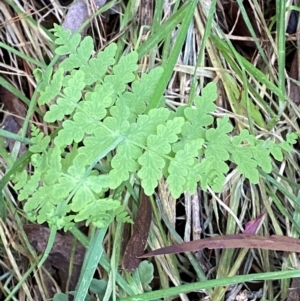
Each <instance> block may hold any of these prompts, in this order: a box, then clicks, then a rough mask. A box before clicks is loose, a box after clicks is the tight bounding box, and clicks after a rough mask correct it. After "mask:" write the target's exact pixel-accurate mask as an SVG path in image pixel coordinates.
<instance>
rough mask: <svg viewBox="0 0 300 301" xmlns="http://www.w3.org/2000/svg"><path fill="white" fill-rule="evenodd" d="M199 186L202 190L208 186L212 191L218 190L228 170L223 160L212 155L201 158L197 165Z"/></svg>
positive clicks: (221, 186)
mask: <svg viewBox="0 0 300 301" xmlns="http://www.w3.org/2000/svg"><path fill="white" fill-rule="evenodd" d="M199 171H200V176H201V180H200V183H201V187H202V189H203V190H206V189H207V186H210V187H211V188H212V189H213V191H215V192H220V191H221V190H222V188H223V183H224V181H225V174H226V173H227V172H228V171H229V167H228V165H227V164H226V163H225V162H223V161H217V160H215V158H214V157H207V158H204V159H202V160H201V162H200V166H199Z"/></svg>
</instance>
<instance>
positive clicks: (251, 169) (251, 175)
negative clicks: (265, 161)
mask: <svg viewBox="0 0 300 301" xmlns="http://www.w3.org/2000/svg"><path fill="white" fill-rule="evenodd" d="M253 139H254V137H253V136H252V135H250V134H249V132H248V130H243V131H242V132H241V133H240V134H239V135H238V136H235V137H233V138H232V146H233V148H232V149H231V153H232V159H233V161H234V162H235V163H236V164H237V166H238V171H239V172H240V173H241V174H243V175H244V176H245V177H246V178H248V179H249V180H250V181H251V183H253V184H257V183H258V180H259V173H258V170H257V165H258V164H257V161H256V160H255V159H254V157H253V151H254V148H253V145H252V144H253Z"/></svg>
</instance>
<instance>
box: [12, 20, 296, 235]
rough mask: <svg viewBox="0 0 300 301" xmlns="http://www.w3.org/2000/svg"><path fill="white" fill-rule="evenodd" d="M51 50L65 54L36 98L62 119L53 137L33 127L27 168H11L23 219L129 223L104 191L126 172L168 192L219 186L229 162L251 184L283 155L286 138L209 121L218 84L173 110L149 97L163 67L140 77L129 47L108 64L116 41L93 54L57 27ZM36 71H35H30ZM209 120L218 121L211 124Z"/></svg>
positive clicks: (87, 43)
mask: <svg viewBox="0 0 300 301" xmlns="http://www.w3.org/2000/svg"><path fill="white" fill-rule="evenodd" d="M54 34H55V36H56V37H57V39H56V44H57V45H58V47H57V48H56V54H58V55H61V56H65V58H64V60H63V61H62V62H61V63H60V64H59V65H58V69H57V70H56V71H55V72H54V70H53V69H52V68H48V69H47V70H46V71H45V72H44V73H43V74H42V76H41V78H40V84H39V88H38V89H39V90H38V91H39V93H40V96H39V99H38V103H39V105H48V106H49V110H48V111H47V112H46V114H45V116H44V121H45V122H47V123H55V122H58V121H62V126H61V128H60V129H59V131H58V133H57V135H56V136H55V137H52V136H44V134H43V133H41V132H40V131H39V130H38V129H37V128H36V127H34V126H33V127H32V138H31V141H32V143H33V145H32V146H30V148H29V150H30V151H31V152H32V156H31V164H32V166H33V174H31V175H29V174H28V172H27V171H23V172H22V173H20V174H19V175H18V176H17V179H18V181H17V184H16V186H15V187H16V189H18V190H19V200H26V203H25V205H24V210H25V211H26V212H27V214H28V217H29V218H30V219H31V220H34V221H37V222H38V223H44V222H48V223H49V224H50V225H54V226H55V227H56V228H58V229H60V228H63V227H64V228H65V229H67V228H68V227H70V226H72V225H73V224H74V223H76V222H80V221H86V223H87V224H89V223H93V224H94V225H95V226H97V227H104V226H106V225H107V224H109V223H110V221H111V220H112V219H113V218H115V217H116V218H117V219H118V220H120V221H129V217H128V216H127V214H126V211H125V208H124V207H123V206H122V205H121V203H120V201H119V200H118V199H115V198H113V197H106V195H107V192H108V191H110V190H112V189H117V188H118V187H120V186H121V185H122V183H124V182H125V181H127V180H128V179H130V177H132V176H133V175H134V176H135V177H136V178H138V179H139V180H140V182H141V185H142V187H143V189H144V191H145V193H146V194H147V195H151V194H152V193H153V192H154V190H155V188H156V187H157V182H158V180H159V179H161V178H162V177H165V178H166V179H167V182H168V185H169V188H170V191H171V193H172V195H173V196H174V197H175V198H176V197H178V196H179V195H180V194H181V193H183V192H184V191H186V190H187V191H189V192H190V193H193V192H194V191H195V189H196V187H197V185H198V183H200V185H201V187H202V189H206V188H207V186H210V187H211V188H212V189H213V190H214V191H216V192H219V191H221V189H222V185H223V183H224V180H225V175H226V173H227V172H228V171H229V166H228V162H233V163H235V164H236V165H237V167H238V171H239V172H240V173H241V174H242V175H244V176H245V177H246V178H248V179H249V180H250V181H251V182H252V183H258V180H259V171H258V168H261V169H262V170H263V171H265V172H267V173H269V172H271V169H272V164H271V157H270V154H272V155H273V156H274V157H275V158H276V159H279V160H282V158H283V155H282V149H284V150H287V151H290V150H291V148H290V145H289V143H293V142H294V141H293V139H295V137H296V136H295V135H293V134H291V135H290V136H288V139H287V142H282V143H279V144H275V143H274V142H273V141H268V142H266V141H263V140H259V139H256V137H254V136H253V135H251V134H250V133H249V132H248V131H247V130H243V131H242V132H241V133H240V134H239V135H236V136H233V137H231V136H230V133H231V131H232V129H233V127H232V125H231V124H230V122H229V118H228V117H223V118H218V119H217V120H214V118H213V117H212V115H211V113H212V112H214V111H215V109H216V105H215V104H214V101H215V100H216V97H217V91H216V85H215V84H214V83H210V84H208V85H207V86H206V87H205V88H204V89H202V91H201V96H198V97H196V98H195V101H194V104H193V106H188V105H185V106H181V107H179V108H178V109H177V110H176V111H175V112H174V111H171V110H169V109H167V108H166V107H159V108H154V109H151V110H149V112H147V110H146V109H147V105H148V104H149V102H151V96H152V94H153V91H155V87H156V85H157V83H158V82H159V80H160V76H161V74H162V72H163V69H162V68H161V67H157V68H154V69H153V70H151V71H150V72H149V73H148V74H143V75H142V76H141V77H140V78H138V72H137V70H138V64H137V62H138V55H137V53H136V52H135V51H133V52H131V53H129V54H128V55H124V56H122V58H121V59H120V60H119V61H118V62H117V63H116V61H115V53H116V50H117V46H116V44H110V45H109V46H107V47H106V48H105V49H104V50H103V51H101V52H99V53H98V55H97V56H95V57H93V58H91V55H92V52H93V41H92V38H91V37H85V38H84V39H83V40H82V41H81V36H80V35H79V34H75V35H71V33H70V32H69V31H64V30H63V29H62V28H61V27H59V26H55V29H54ZM37 74H40V73H37ZM214 122H216V126H215V127H213V125H214Z"/></svg>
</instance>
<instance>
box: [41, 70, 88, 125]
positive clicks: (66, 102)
mask: <svg viewBox="0 0 300 301" xmlns="http://www.w3.org/2000/svg"><path fill="white" fill-rule="evenodd" d="M84 87H85V81H84V73H83V72H82V71H80V70H79V71H76V72H74V74H73V76H72V77H71V78H70V79H69V80H68V87H66V88H65V89H64V90H63V95H62V97H59V98H58V99H57V104H54V105H52V106H51V107H50V110H49V111H48V112H47V113H46V114H45V116H44V119H45V121H47V122H54V121H56V120H62V119H63V118H64V116H65V115H70V114H72V113H73V111H74V110H75V108H76V107H77V102H78V101H79V100H80V99H81V97H82V90H83V88H84Z"/></svg>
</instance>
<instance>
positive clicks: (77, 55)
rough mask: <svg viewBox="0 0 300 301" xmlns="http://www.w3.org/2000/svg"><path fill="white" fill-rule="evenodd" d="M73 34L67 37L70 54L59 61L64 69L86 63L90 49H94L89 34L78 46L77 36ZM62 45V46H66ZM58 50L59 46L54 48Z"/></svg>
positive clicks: (70, 68) (90, 52) (71, 68)
mask: <svg viewBox="0 0 300 301" xmlns="http://www.w3.org/2000/svg"><path fill="white" fill-rule="evenodd" d="M76 35H77V34H75V37H74V36H72V37H71V38H70V39H69V43H68V45H66V46H68V47H69V51H70V52H71V54H70V55H69V57H67V58H65V59H64V60H63V61H62V62H61V63H60V66H61V67H62V68H64V70H66V71H70V70H73V69H75V68H79V67H81V66H82V65H87V61H88V59H89V58H90V56H91V54H92V51H93V49H94V45H93V39H92V37H90V36H86V37H85V38H84V39H83V40H82V41H81V43H80V45H79V46H78V44H77V42H78V38H77V36H76ZM66 46H64V47H66ZM57 51H60V47H59V48H58V49H56V52H57Z"/></svg>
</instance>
